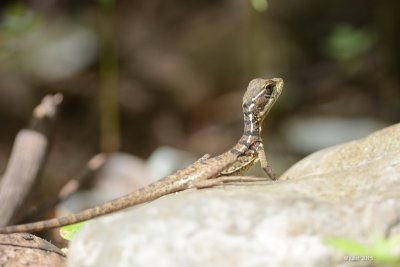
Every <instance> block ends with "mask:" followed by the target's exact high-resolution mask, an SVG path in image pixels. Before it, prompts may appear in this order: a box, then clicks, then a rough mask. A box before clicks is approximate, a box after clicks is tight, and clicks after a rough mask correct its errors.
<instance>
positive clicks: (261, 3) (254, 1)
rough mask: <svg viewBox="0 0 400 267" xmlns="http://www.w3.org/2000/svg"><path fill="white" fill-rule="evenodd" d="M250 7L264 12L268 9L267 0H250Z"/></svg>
mask: <svg viewBox="0 0 400 267" xmlns="http://www.w3.org/2000/svg"><path fill="white" fill-rule="evenodd" d="M250 3H251V5H252V7H253V8H254V9H255V10H256V11H258V12H264V11H266V10H267V9H268V1H267V0H250Z"/></svg>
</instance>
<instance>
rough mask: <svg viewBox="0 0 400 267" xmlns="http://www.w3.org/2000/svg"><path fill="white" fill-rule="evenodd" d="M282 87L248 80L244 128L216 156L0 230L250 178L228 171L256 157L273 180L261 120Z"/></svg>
mask: <svg viewBox="0 0 400 267" xmlns="http://www.w3.org/2000/svg"><path fill="white" fill-rule="evenodd" d="M282 88H283V80H282V79H279V78H274V79H268V80H265V79H254V80H252V81H250V83H249V86H248V87H247V91H246V93H245V94H244V96H243V105H242V107H243V114H244V132H243V135H242V137H241V138H240V140H239V141H238V143H237V144H236V145H235V146H234V147H232V148H231V149H230V150H228V151H227V152H225V153H223V154H221V155H219V156H216V157H210V156H209V155H205V156H203V157H201V158H200V159H198V160H197V161H196V162H194V163H192V164H191V165H189V166H188V167H186V168H184V169H182V170H179V171H177V172H175V173H174V174H171V175H169V176H166V177H164V178H162V179H161V180H159V181H156V182H154V183H152V184H149V185H147V186H145V187H143V188H141V189H139V190H136V191H134V192H132V193H130V194H128V195H125V196H122V197H120V198H117V199H114V200H111V201H109V202H106V203H104V204H101V205H99V206H96V207H93V208H90V209H87V210H84V211H82V212H79V213H76V214H71V215H67V216H64V217H60V218H54V219H49V220H45V221H39V222H33V223H27V224H21V225H13V226H8V227H4V228H0V233H15V232H35V231H41V230H44V229H50V228H55V227H60V226H64V225H69V224H74V223H78V222H82V221H85V220H89V219H92V218H95V217H98V216H101V215H105V214H109V213H112V212H115V211H119V210H122V209H125V208H128V207H131V206H135V205H137V204H141V203H145V202H148V201H151V200H154V199H157V198H159V197H162V196H165V195H167V194H171V193H174V192H178V191H182V190H185V189H189V188H203V187H211V186H214V185H218V184H222V183H225V182H232V181H238V180H239V181H253V179H251V178H250V177H249V178H247V179H245V180H243V177H242V178H235V177H229V175H233V174H238V173H240V172H242V171H244V170H246V169H247V168H248V167H250V166H251V165H252V164H254V163H255V162H257V161H260V163H261V167H262V168H263V170H264V171H265V172H266V173H267V175H268V176H269V178H271V179H273V180H275V179H276V176H275V174H274V173H273V171H272V169H271V168H270V166H269V164H268V162H267V159H266V156H265V152H264V147H263V144H262V139H261V135H260V133H261V124H262V122H263V120H264V118H265V117H266V116H267V114H268V112H269V111H270V109H271V107H272V106H273V105H274V103H275V101H276V100H277V98H278V97H279V95H280V94H281V92H282Z"/></svg>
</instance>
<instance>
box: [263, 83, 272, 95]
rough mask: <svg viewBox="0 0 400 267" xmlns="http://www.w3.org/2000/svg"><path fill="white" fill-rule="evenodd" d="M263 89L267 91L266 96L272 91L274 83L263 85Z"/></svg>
mask: <svg viewBox="0 0 400 267" xmlns="http://www.w3.org/2000/svg"><path fill="white" fill-rule="evenodd" d="M265 90H266V93H267V96H271V95H272V92H273V91H274V85H273V84H271V83H270V84H268V85H267V86H266V87H265Z"/></svg>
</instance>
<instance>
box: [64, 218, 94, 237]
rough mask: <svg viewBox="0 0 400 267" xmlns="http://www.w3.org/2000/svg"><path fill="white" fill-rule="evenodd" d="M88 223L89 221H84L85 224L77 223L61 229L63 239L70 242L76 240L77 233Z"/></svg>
mask: <svg viewBox="0 0 400 267" xmlns="http://www.w3.org/2000/svg"><path fill="white" fill-rule="evenodd" d="M87 223H88V221H84V222H80V223H76V224H71V225H67V226H64V227H61V229H60V235H61V237H62V238H64V239H66V240H68V241H70V240H72V238H74V236H75V235H76V233H77V232H78V231H79V230H80V229H81V228H82V227H83V226H84V225H86V224H87Z"/></svg>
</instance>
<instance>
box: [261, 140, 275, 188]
mask: <svg viewBox="0 0 400 267" xmlns="http://www.w3.org/2000/svg"><path fill="white" fill-rule="evenodd" d="M256 151H257V157H258V159H259V160H260V164H261V168H262V169H263V170H264V172H265V173H266V174H267V175H268V176H269V178H271V179H272V180H277V179H278V176H277V175H276V174H275V172H274V171H273V170H272V168H271V166H270V165H269V163H268V161H267V156H266V155H265V150H264V146H263V144H262V143H261V142H260V143H258V144H257V147H256Z"/></svg>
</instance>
